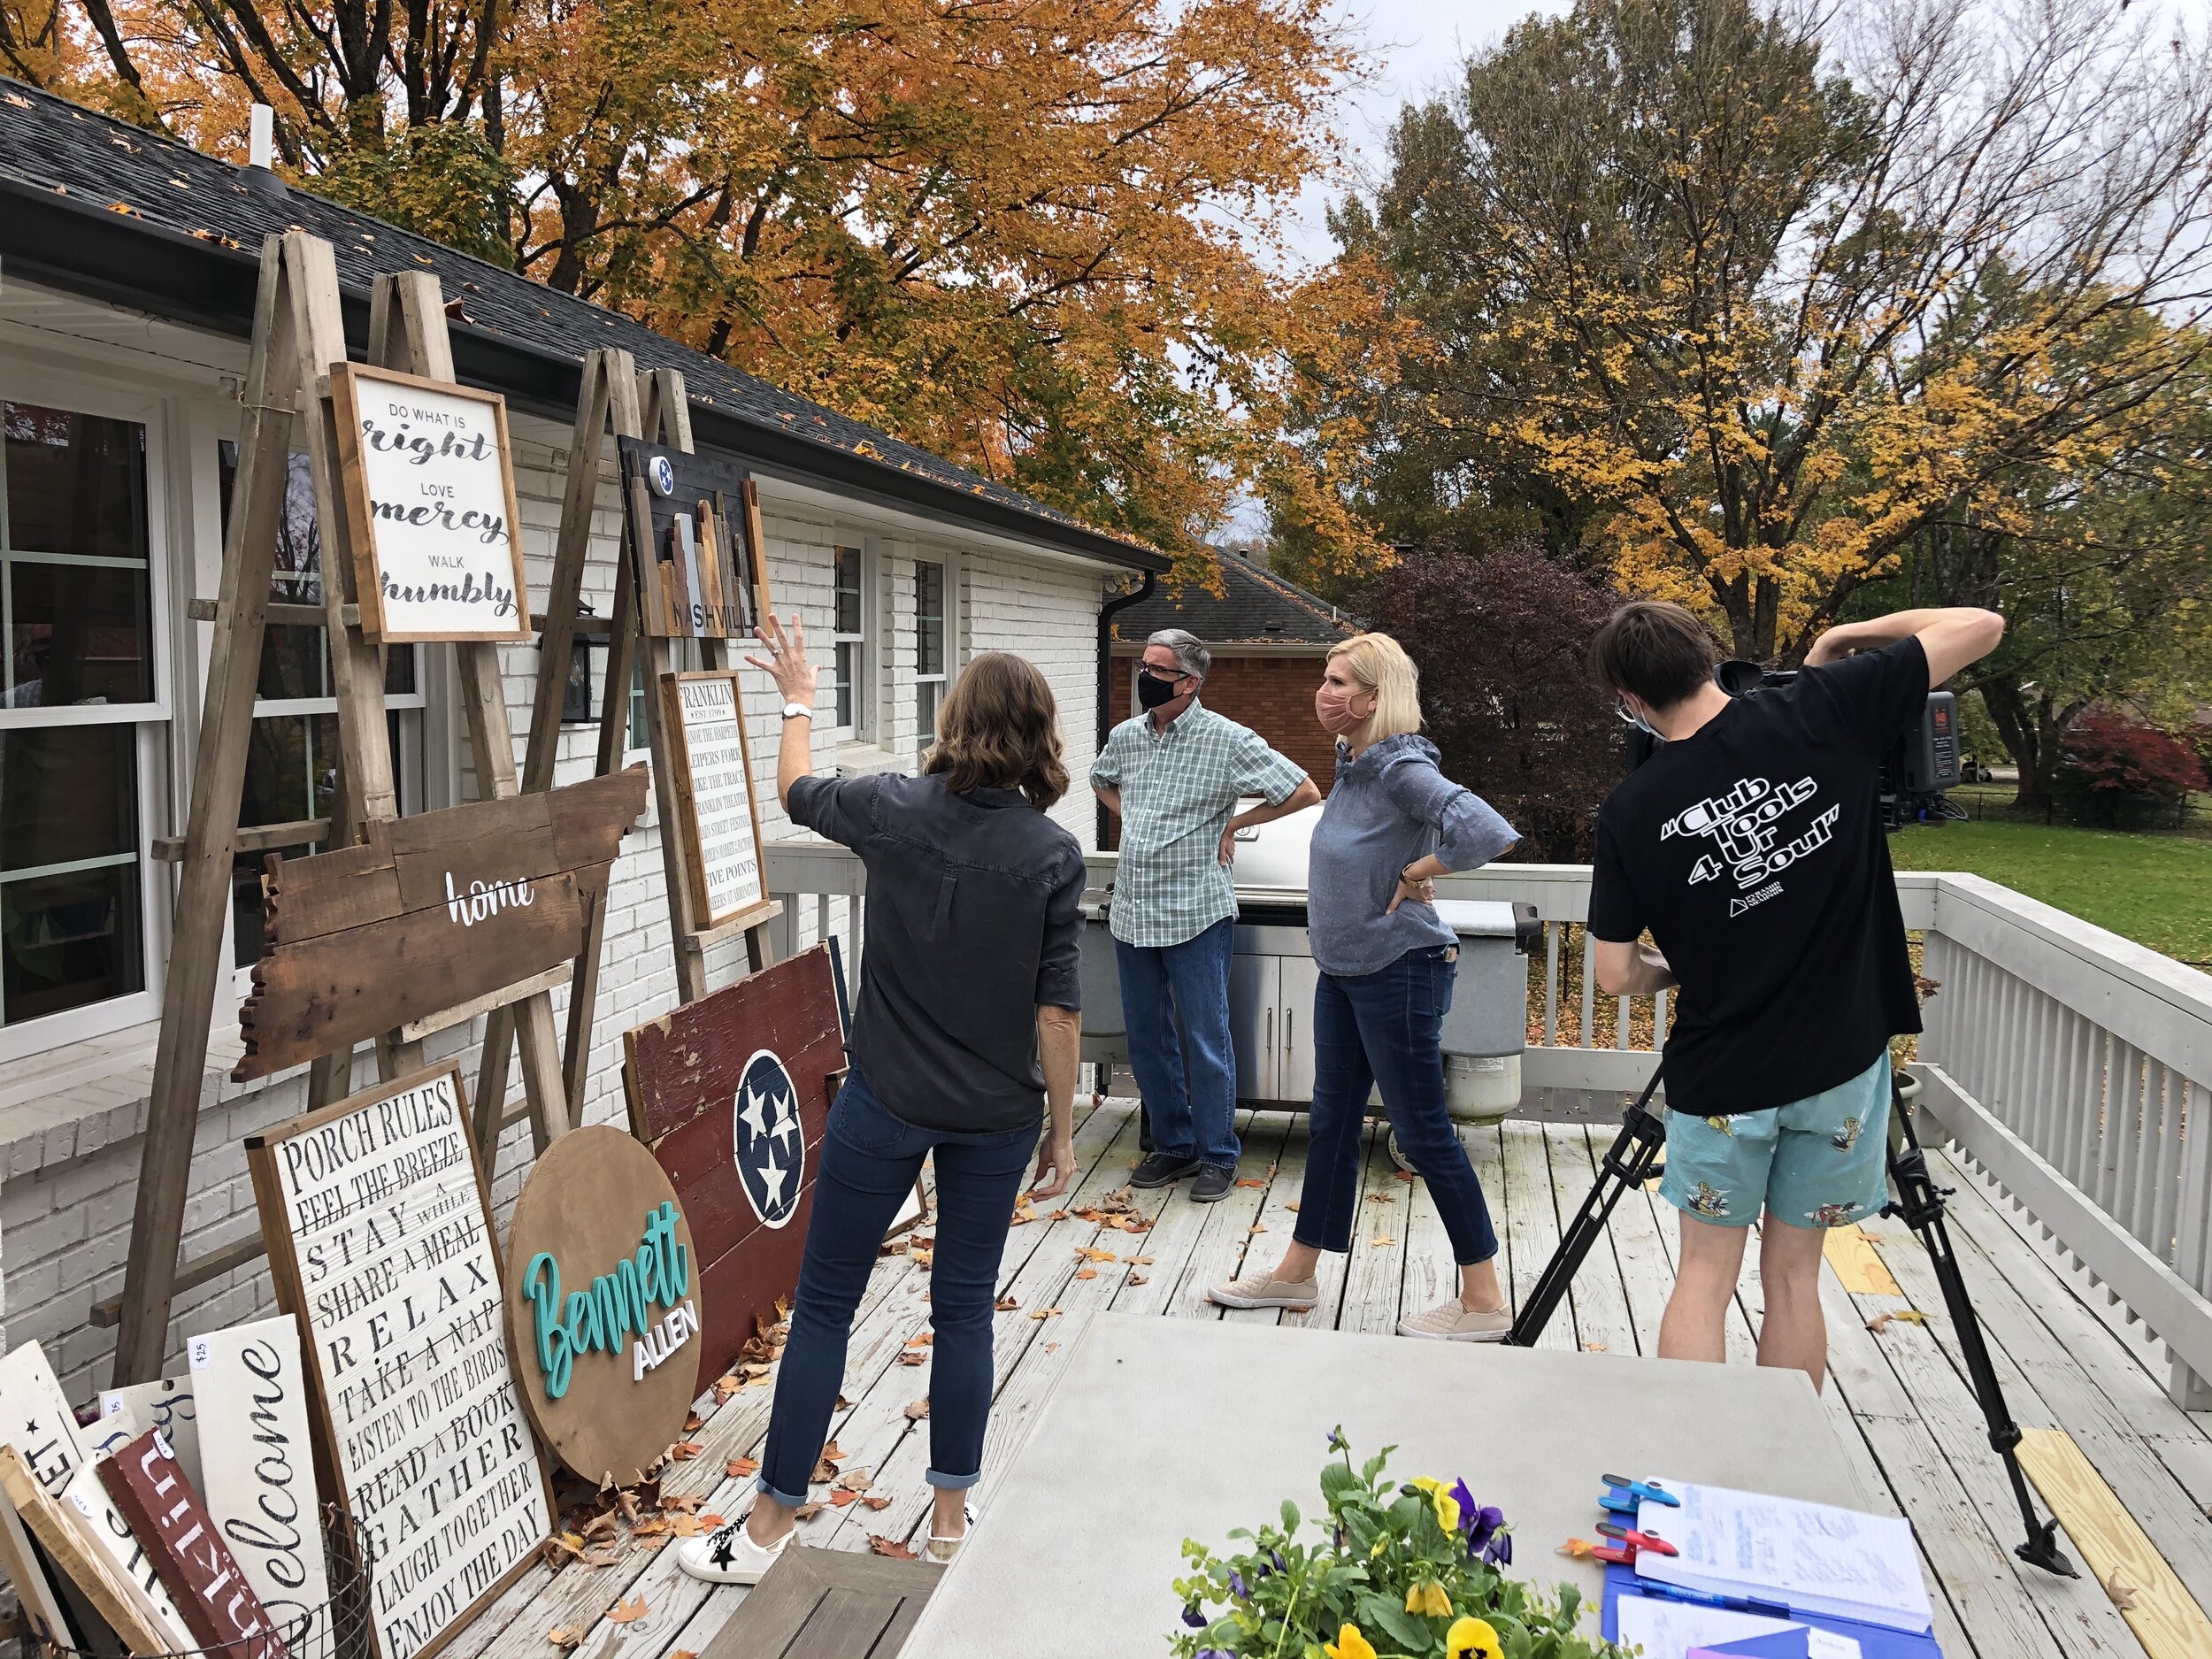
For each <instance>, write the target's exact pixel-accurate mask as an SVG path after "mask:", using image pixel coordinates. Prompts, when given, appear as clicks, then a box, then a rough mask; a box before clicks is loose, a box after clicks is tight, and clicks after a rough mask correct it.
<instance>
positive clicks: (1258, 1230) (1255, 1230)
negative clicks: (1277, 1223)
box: [1245, 1222, 1267, 1233]
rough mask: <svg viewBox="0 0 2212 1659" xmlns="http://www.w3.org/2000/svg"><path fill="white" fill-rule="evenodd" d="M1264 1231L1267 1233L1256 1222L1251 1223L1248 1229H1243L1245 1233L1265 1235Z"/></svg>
mask: <svg viewBox="0 0 2212 1659" xmlns="http://www.w3.org/2000/svg"><path fill="white" fill-rule="evenodd" d="M1266 1231H1267V1229H1266V1228H1265V1227H1263V1226H1262V1225H1260V1224H1259V1223H1258V1222H1254V1223H1253V1224H1252V1225H1250V1226H1248V1227H1247V1228H1246V1229H1245V1232H1246V1233H1265V1232H1266Z"/></svg>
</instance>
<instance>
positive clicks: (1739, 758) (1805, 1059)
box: [1590, 601, 2005, 1388]
mask: <svg viewBox="0 0 2212 1659" xmlns="http://www.w3.org/2000/svg"><path fill="white" fill-rule="evenodd" d="M2004 626H2005V625H2004V620H2003V618H2001V617H1999V616H1997V615H1996V614H1995V613H1994V612H1993V611H1974V610H1966V609H1957V610H1947V611H1901V612H1899V613H1898V614H1897V615H1895V616H1889V617H1882V618H1878V619H1876V620H1874V621H1872V622H1858V623H1850V624H1847V625H1846V626H1841V627H1836V628H1831V629H1830V630H1829V631H1828V632H1827V633H1825V634H1823V635H1821V637H1820V638H1819V639H1818V640H1817V641H1815V642H1814V645H1813V648H1812V649H1811V650H1810V651H1809V652H1808V653H1807V655H1806V657H1805V672H1802V673H1801V674H1799V675H1798V676H1797V678H1796V679H1795V680H1793V682H1792V683H1791V684H1789V685H1787V686H1780V687H1772V688H1770V689H1767V690H1763V691H1760V692H1757V693H1755V694H1754V695H1751V696H1748V697H1744V698H1731V697H1730V696H1729V695H1727V694H1726V693H1725V692H1724V691H1723V690H1722V689H1721V688H1720V687H1719V686H1718V685H1717V683H1716V682H1715V680H1714V679H1713V668H1714V664H1715V662H1716V660H1717V656H1718V653H1717V651H1716V650H1715V649H1714V646H1713V640H1712V636H1711V635H1710V634H1708V633H1707V632H1706V630H1705V627H1704V626H1703V625H1702V624H1701V623H1700V622H1699V621H1698V620H1697V618H1695V617H1694V616H1692V615H1691V614H1690V613H1689V612H1688V611H1685V610H1683V609H1682V608H1681V607H1680V606H1678V605H1671V604H1664V603H1655V602H1651V601H1638V602H1636V603H1631V604H1628V605H1624V606H1623V607H1622V609H1621V610H1620V611H1618V612H1617V613H1616V614H1615V615H1614V616H1613V618H1611V619H1610V620H1609V621H1608V622H1607V623H1606V625H1605V626H1604V627H1603V628H1602V629H1601V630H1600V631H1599V634H1598V636H1597V638H1596V640H1595V641H1593V643H1592V646H1591V652H1590V663H1591V669H1592V672H1594V674H1595V675H1596V677H1597V679H1598V680H1599V681H1600V683H1601V684H1603V685H1605V686H1606V687H1609V688H1610V689H1611V690H1612V691H1613V692H1614V693H1615V694H1616V695H1617V697H1618V698H1619V708H1620V712H1621V715H1622V718H1624V719H1628V720H1630V721H1632V722H1633V723H1634V724H1636V725H1639V726H1643V727H1645V728H1646V729H1647V730H1648V731H1649V732H1651V733H1653V734H1654V735H1655V736H1656V737H1658V738H1659V739H1660V740H1661V741H1660V744H1659V748H1658V750H1657V752H1656V753H1655V754H1654V755H1653V757H1651V759H1650V760H1648V761H1647V762H1646V763H1645V764H1643V765H1642V766H1640V767H1639V768H1638V769H1637V770H1636V771H1635V772H1632V773H1631V774H1630V775H1629V777H1628V778H1627V779H1626V780H1624V781H1623V782H1622V783H1621V785H1620V786H1619V787H1617V788H1616V789H1615V790H1614V791H1613V793H1612V794H1611V795H1609V796H1608V797H1607V798H1606V802H1605V805H1604V806H1603V807H1602V808H1601V810H1600V811H1599V813H1598V839H1597V860H1596V865H1595V868H1594V872H1593V879H1592V883H1591V888H1590V936H1591V937H1592V939H1594V941H1596V952H1595V965H1596V970H1597V980H1598V984H1599V985H1600V986H1601V987H1602V988H1603V989H1604V991H1605V993H1606V995H1609V996H1629V995H1647V994H1649V993H1651V992H1654V991H1661V990H1667V989H1672V988H1675V987H1679V991H1678V996H1677V998H1676V1002H1675V1016H1674V1025H1673V1029H1672V1030H1671V1032H1670V1033H1668V1036H1667V1045H1666V1095H1667V1164H1666V1179H1665V1180H1664V1182H1663V1185H1662V1186H1661V1188H1660V1192H1661V1194H1662V1195H1663V1197H1665V1198H1666V1199H1667V1201H1668V1202H1670V1203H1672V1204H1673V1205H1674V1206H1675V1207H1676V1208H1677V1209H1678V1210H1680V1211H1681V1212H1682V1248H1681V1251H1680V1256H1679V1260H1678V1266H1677V1270H1676V1274H1675V1287H1674V1294H1673V1296H1672V1297H1671V1299H1670V1300H1669V1301H1668V1303H1667V1311H1666V1316H1665V1317H1664V1318H1663V1320H1662V1321H1661V1323H1660V1326H1659V1353H1660V1355H1661V1356H1662V1357H1663V1358H1669V1359H1703V1360H1718V1359H1720V1358H1721V1357H1722V1353H1723V1350H1722V1343H1721V1332H1722V1322H1723V1319H1724V1316H1725V1314H1726V1312H1727V1308H1728V1301H1729V1298H1730V1297H1731V1296H1732V1295H1733V1294H1735V1288H1736V1276H1737V1273H1738V1271H1739V1270H1740V1268H1741V1266H1742V1263H1743V1247H1744V1233H1745V1229H1746V1228H1747V1227H1748V1226H1749V1225H1750V1224H1751V1223H1752V1222H1753V1221H1755V1220H1758V1219H1759V1218H1760V1217H1761V1215H1762V1213H1763V1214H1764V1217H1765V1224H1766V1225H1764V1226H1763V1228H1762V1229H1761V1233H1760V1245H1759V1271H1760V1280H1761V1286H1762V1288H1763V1293H1764V1296H1765V1301H1766V1317H1765V1319H1764V1321H1763V1325H1762V1326H1761V1329H1760V1332H1759V1363H1761V1364H1762V1365H1794V1366H1797V1367H1799V1368H1800V1369H1801V1370H1803V1371H1806V1372H1807V1373H1809V1375H1810V1376H1811V1378H1812V1379H1813V1386H1814V1387H1816V1388H1817V1387H1819V1386H1820V1385H1821V1382H1822V1379H1823V1378H1824V1375H1825V1373H1826V1370H1827V1352H1828V1337H1827V1326H1826V1325H1825V1323H1824V1320H1823V1318H1822V1315H1821V1309H1820V1293H1819V1276H1820V1258H1821V1241H1822V1235H1823V1233H1824V1231H1825V1230H1826V1229H1827V1228H1830V1227H1840V1226H1847V1225H1851V1224H1853V1223H1855V1222H1856V1221H1858V1220H1859V1219H1860V1218H1861V1217H1864V1216H1867V1215H1870V1214H1872V1213H1873V1212H1874V1211H1876V1210H1879V1209H1880V1208H1881V1206H1882V1203H1883V1201H1884V1199H1885V1197H1886V1186H1887V1182H1886V1139H1887V1136H1886V1132H1887V1126H1888V1116H1889V1040H1890V1038H1891V1037H1893V1036H1894V1035H1896V1034H1897V1033H1901V1032H1916V1031H1918V1030H1919V1029H1920V1009H1919V1002H1918V999H1917V998H1916V996H1915V995H1914V991H1913V982H1912V970H1911V968H1910V966H1909V964H1908V962H1907V959H1906V956H1905V925H1904V918H1903V916H1902V915H1901V912H1900V911H1899V910H1898V906H1897V887H1896V882H1895V879H1894V878H1893V876H1892V874H1891V872H1890V863H1889V845H1888V841H1887V840H1886V837H1885V835H1884V833H1883V830H1882V824H1881V818H1880V812H1879V792H1880V780H1881V766H1882V759H1883V757H1884V756H1885V755H1886V754H1887V753H1888V752H1889V751H1890V749H1892V747H1893V745H1894V744H1895V742H1896V741H1897V740H1898V739H1899V738H1900V737H1901V736H1902V735H1903V734H1904V733H1905V732H1906V731H1907V729H1908V728H1909V726H1911V725H1912V724H1913V722H1914V721H1916V719H1918V718H1919V717H1920V712H1921V710H1922V709H1923V708H1924V705H1925V703H1926V702H1927V695H1928V691H1929V688H1930V687H1932V686H1935V685H1938V684H1940V683H1941V682H1942V681H1944V680H1947V679H1949V678H1950V677H1951V676H1952V675H1953V674H1955V673H1956V672H1958V671H1959V670H1960V669H1962V668H1963V667H1965V666H1966V665H1967V664H1969V663H1971V662H1973V661H1975V660H1976V659H1977V658H1979V657H1985V656H1986V655H1988V653H1989V652H1990V651H1991V650H1993V649H1995V647H1996V644H1997V641H1998V640H1999V639H2000V638H2001V637H2002V635H2003V634H2004ZM1647 929H1648V930H1649V931H1650V933H1651V936H1652V938H1653V940H1654V941H1656V944H1657V949H1653V948H1652V947H1651V946H1649V945H1643V944H1640V943H1638V942H1637V941H1638V940H1639V939H1640V936H1641V935H1642V934H1643V933H1644V932H1645V931H1646V930H1647Z"/></svg>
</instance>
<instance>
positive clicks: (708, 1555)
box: [676, 1519, 799, 1584]
mask: <svg viewBox="0 0 2212 1659" xmlns="http://www.w3.org/2000/svg"><path fill="white" fill-rule="evenodd" d="M798 1535H799V1531H798V1528H796V1527H794V1528H792V1529H791V1531H789V1532H786V1533H785V1534H784V1535H783V1536H782V1537H781V1538H780V1539H778V1540H776V1541H775V1542H774V1543H772V1544H771V1545H769V1546H768V1547H767V1548H762V1547H761V1546H760V1545H758V1544H756V1543H755V1542H753V1540H752V1537H751V1535H750V1534H749V1533H748V1532H746V1531H745V1523H744V1521H743V1520H742V1519H738V1520H734V1521H732V1522H730V1523H729V1524H728V1525H726V1526H718V1527H716V1528H715V1529H714V1531H712V1532H707V1533H703V1534H702V1535H701V1536H700V1537H697V1538H687V1539H684V1540H681V1541H680V1543H678V1544H677V1546H676V1565H677V1566H678V1567H679V1568H680V1569H681V1570H682V1571H683V1572H684V1573H685V1574H686V1575H687V1576H688V1577H690V1578H697V1579H700V1580H702V1581H703V1582H704V1583H707V1584H758V1583H759V1582H760V1580H761V1577H762V1575H763V1574H764V1573H765V1572H766V1571H768V1569H769V1568H771V1567H772V1566H774V1565H775V1564H776V1563H777V1562H779V1561H780V1560H781V1559H782V1558H783V1552H784V1551H785V1550H786V1549H787V1548H789V1547H790V1544H791V1540H793V1539H795V1538H796V1537H797V1536H798Z"/></svg>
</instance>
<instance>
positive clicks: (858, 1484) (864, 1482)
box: [837, 1469, 875, 1492]
mask: <svg viewBox="0 0 2212 1659" xmlns="http://www.w3.org/2000/svg"><path fill="white" fill-rule="evenodd" d="M874 1484H875V1483H874V1482H873V1481H872V1480H870V1479H868V1471H866V1470H864V1469H852V1470H848V1471H846V1472H845V1473H844V1475H842V1476H841V1478H840V1479H839V1480H838V1482H837V1485H838V1486H839V1488H840V1490H841V1491H845V1492H865V1491H867V1489H868V1488H869V1487H870V1486H873V1485H874Z"/></svg>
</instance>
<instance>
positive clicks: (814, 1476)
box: [807, 1456, 837, 1486]
mask: <svg viewBox="0 0 2212 1659" xmlns="http://www.w3.org/2000/svg"><path fill="white" fill-rule="evenodd" d="M834 1479H837V1465H836V1464H835V1463H832V1462H830V1460H829V1459H828V1458H827V1457H826V1456H825V1457H819V1458H817V1459H816V1460H815V1463H814V1470H813V1472H812V1473H810V1475H808V1476H807V1480H808V1482H809V1483H810V1485H813V1486H827V1485H828V1484H829V1483H830V1482H831V1481H833V1480H834Z"/></svg>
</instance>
